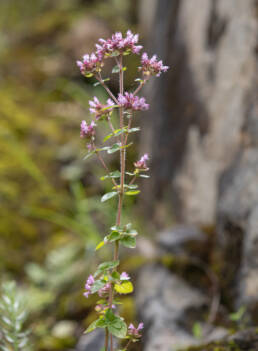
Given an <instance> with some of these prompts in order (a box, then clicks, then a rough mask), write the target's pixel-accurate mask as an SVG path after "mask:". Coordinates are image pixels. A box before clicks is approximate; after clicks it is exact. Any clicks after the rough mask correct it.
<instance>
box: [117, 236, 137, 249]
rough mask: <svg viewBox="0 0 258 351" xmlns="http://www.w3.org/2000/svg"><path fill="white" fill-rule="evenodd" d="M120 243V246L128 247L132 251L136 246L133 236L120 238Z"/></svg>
mask: <svg viewBox="0 0 258 351" xmlns="http://www.w3.org/2000/svg"><path fill="white" fill-rule="evenodd" d="M120 242H121V244H122V245H124V246H125V247H129V248H130V249H133V248H135V246H136V239H135V237H134V236H131V235H124V236H123V237H122V238H121V240H120Z"/></svg>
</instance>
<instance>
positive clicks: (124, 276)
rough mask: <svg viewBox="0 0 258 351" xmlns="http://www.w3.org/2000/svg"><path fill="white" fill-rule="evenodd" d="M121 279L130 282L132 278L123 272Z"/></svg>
mask: <svg viewBox="0 0 258 351" xmlns="http://www.w3.org/2000/svg"><path fill="white" fill-rule="evenodd" d="M120 279H121V280H130V277H129V275H128V274H127V273H126V272H123V273H122V274H121V275H120Z"/></svg>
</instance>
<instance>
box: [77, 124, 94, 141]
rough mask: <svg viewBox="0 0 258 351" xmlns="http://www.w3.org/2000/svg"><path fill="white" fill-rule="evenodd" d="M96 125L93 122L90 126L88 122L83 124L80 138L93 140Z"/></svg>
mask: <svg viewBox="0 0 258 351" xmlns="http://www.w3.org/2000/svg"><path fill="white" fill-rule="evenodd" d="M94 127H96V123H95V122H93V121H92V122H91V123H90V124H87V122H86V121H82V122H81V133H80V136H81V138H88V139H91V138H92V137H93V136H94V135H95V129H94Z"/></svg>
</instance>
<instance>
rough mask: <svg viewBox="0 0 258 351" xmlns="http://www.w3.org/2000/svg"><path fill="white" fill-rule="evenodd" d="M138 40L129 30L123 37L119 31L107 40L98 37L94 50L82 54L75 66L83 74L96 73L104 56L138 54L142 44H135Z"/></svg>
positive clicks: (99, 69)
mask: <svg viewBox="0 0 258 351" xmlns="http://www.w3.org/2000/svg"><path fill="white" fill-rule="evenodd" d="M138 40H139V35H138V34H133V33H132V32H131V31H130V30H128V31H127V33H126V36H125V38H123V35H122V33H121V32H117V33H115V34H113V35H112V37H111V38H109V39H107V40H104V39H99V44H96V51H95V52H93V53H92V54H90V55H88V54H87V55H84V56H83V58H82V61H77V66H78V67H79V68H80V71H81V73H82V75H84V76H87V75H89V76H90V75H92V74H95V73H98V72H100V71H101V68H102V66H103V60H104V58H105V57H110V56H118V55H121V54H122V55H123V54H129V53H131V52H132V53H134V54H139V53H140V51H141V49H142V46H141V45H136V44H137V43H138Z"/></svg>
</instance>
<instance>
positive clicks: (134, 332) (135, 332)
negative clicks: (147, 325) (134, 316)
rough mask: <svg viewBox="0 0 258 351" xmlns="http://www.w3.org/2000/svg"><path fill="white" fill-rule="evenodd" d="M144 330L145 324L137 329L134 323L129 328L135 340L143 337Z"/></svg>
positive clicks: (141, 324) (140, 324)
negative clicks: (142, 331) (141, 332)
mask: <svg viewBox="0 0 258 351" xmlns="http://www.w3.org/2000/svg"><path fill="white" fill-rule="evenodd" d="M143 328H144V324H143V323H139V325H138V327H137V328H136V327H135V326H134V325H133V323H131V324H130V325H129V327H128V333H129V334H130V335H132V336H134V337H135V338H139V337H141V334H140V331H141V330H142V329H143Z"/></svg>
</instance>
